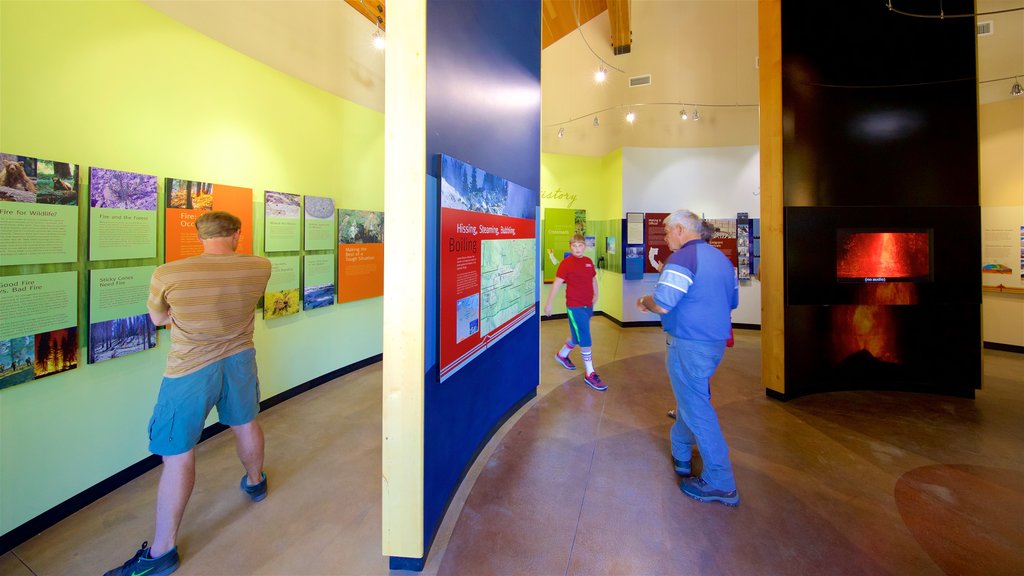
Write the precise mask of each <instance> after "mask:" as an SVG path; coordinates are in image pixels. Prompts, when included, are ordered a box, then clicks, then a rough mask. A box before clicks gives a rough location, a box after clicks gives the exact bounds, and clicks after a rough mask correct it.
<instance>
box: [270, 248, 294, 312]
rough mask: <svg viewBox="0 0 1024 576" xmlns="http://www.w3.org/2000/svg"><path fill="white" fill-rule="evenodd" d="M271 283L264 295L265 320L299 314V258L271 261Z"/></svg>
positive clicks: (272, 259)
mask: <svg viewBox="0 0 1024 576" xmlns="http://www.w3.org/2000/svg"><path fill="white" fill-rule="evenodd" d="M270 266H271V268H270V281H269V282H267V291H266V292H265V293H264V294H263V319H264V320H271V319H273V318H282V317H284V316H291V315H292V314H297V313H298V312H299V300H300V298H299V292H300V289H299V284H300V282H299V257H298V256H280V257H277V258H271V259H270Z"/></svg>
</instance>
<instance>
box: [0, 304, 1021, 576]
mask: <svg viewBox="0 0 1024 576" xmlns="http://www.w3.org/2000/svg"><path fill="white" fill-rule="evenodd" d="M541 326H542V327H541V331H542V346H543V351H542V362H541V364H542V373H541V386H540V389H539V390H538V396H537V398H536V399H534V400H533V401H531V402H530V403H529V404H528V405H527V406H526V407H525V408H524V409H523V410H521V411H520V412H519V413H518V414H517V415H516V416H515V417H513V418H512V419H511V420H510V421H509V422H508V423H507V424H506V425H505V426H504V427H503V428H502V429H501V430H500V431H499V432H498V434H497V435H496V436H495V438H494V439H493V440H492V441H491V442H490V443H489V444H488V446H487V447H486V449H485V450H484V452H483V453H482V454H481V456H480V458H479V459H478V460H477V462H476V464H475V465H474V466H473V469H472V470H471V471H470V473H469V475H468V477H467V480H466V481H465V482H464V483H463V486H462V487H461V488H460V490H459V492H458V493H457V494H456V497H455V499H454V501H453V503H452V505H451V508H450V509H449V512H448V515H447V516H446V518H445V520H444V522H443V524H442V527H441V530H440V532H439V534H438V536H437V540H436V541H435V543H434V546H433V548H432V550H431V551H430V555H429V557H428V562H427V566H426V568H425V570H424V571H423V573H424V574H428V575H434V574H445V575H448V574H451V575H465V574H470V575H476V574H480V575H489V574H498V575H505V574H508V575H520V574H523V575H530V574H538V575H549V574H550V575H563V574H615V575H619V574H622V575H630V574H640V575H647V574H651V575H660V574H666V575H667V574H737V575H746V574H794V575H795V574H801V575H802V574H871V575H876V574H979V575H982V574H984V575H991V574H1024V355H1020V354H1013V353H1006V352H993V351H986V352H985V381H984V388H983V389H982V390H981V391H979V393H978V397H977V398H976V399H975V400H964V399H957V398H946V397H940V396H929V395H922V394H909V393H895V392H841V393H831V394H819V395H813V396H808V397H805V398H800V399H796V400H792V401H790V402H786V403H783V402H778V401H775V400H771V399H769V398H766V397H765V395H764V388H763V387H762V385H761V383H760V377H759V373H760V334H759V333H758V332H754V331H737V343H736V347H735V348H732V349H730V350H729V351H728V352H727V353H726V357H725V359H724V361H723V364H722V366H721V367H720V368H719V370H718V373H717V374H716V376H715V378H714V380H713V383H712V389H713V394H714V402H715V405H716V407H717V410H718V413H719V418H720V420H721V422H722V427H723V429H724V432H725V435H726V438H727V440H728V442H729V446H730V449H731V456H732V461H733V467H734V469H735V472H736V478H737V484H738V486H739V492H740V497H741V500H742V501H741V504H740V506H739V507H738V508H735V509H733V508H727V507H724V506H721V505H719V504H702V503H698V502H695V501H692V500H690V499H688V498H686V497H685V496H683V495H682V494H681V493H680V492H679V490H678V487H677V480H676V477H675V474H674V473H673V471H672V468H671V463H670V459H669V455H668V427H669V426H670V424H671V421H670V420H669V419H668V418H667V416H666V414H665V412H666V410H667V409H669V408H671V407H672V403H673V401H672V394H671V391H670V390H669V387H668V383H667V379H666V377H665V375H664V366H663V362H664V351H663V349H664V338H663V336H662V335H661V333H660V331H659V330H658V329H655V328H634V329H619V328H618V327H616V326H615V324H613V323H611V322H609V321H607V320H605V319H603V318H595V319H594V323H593V329H594V336H595V345H594V346H595V347H594V358H595V361H596V363H597V366H598V371H599V372H600V374H601V376H602V378H603V379H604V380H605V382H607V383H608V384H609V390H608V391H607V392H604V393H601V392H596V391H594V390H591V389H590V388H588V387H587V386H586V385H585V384H584V383H583V380H582V375H581V373H580V372H568V371H566V370H564V369H563V368H561V367H560V366H558V365H557V364H555V362H554V361H553V360H551V361H549V359H550V355H551V354H552V353H554V351H555V350H556V349H557V348H558V346H559V345H560V342H561V341H562V339H563V338H564V336H565V332H566V323H565V321H564V320H555V321H548V322H543V323H542V325H541ZM936 361H940V359H937V360H936ZM380 379H381V372H380V366H379V365H375V366H371V367H368V368H365V369H363V370H360V371H358V372H355V373H352V374H349V375H347V376H345V377H343V378H339V379H338V380H335V381H333V382H330V383H327V384H324V385H322V386H320V387H318V388H316V389H314V390H312V391H310V392H307V393H306V394H303V395H301V396H299V397H296V398H293V399H291V400H288V401H287V402H284V403H282V404H280V405H278V406H276V407H274V408H272V409H270V410H268V411H266V412H264V413H263V414H262V415H261V416H260V419H261V422H262V424H263V426H264V429H265V430H266V435H267V471H268V473H269V476H270V497H269V498H268V499H267V500H265V501H264V502H261V503H259V504H256V505H253V504H251V503H249V502H248V501H247V500H246V499H245V498H244V496H242V495H241V493H240V492H239V491H238V488H237V484H238V478H239V477H240V476H241V474H242V471H241V468H240V466H239V464H238V463H237V460H236V458H235V455H234V446H233V442H232V438H231V436H230V434H221V435H219V436H217V437H214V438H212V439H210V440H209V441H207V442H205V443H203V444H202V445H200V447H199V448H198V468H199V473H198V480H197V483H196V490H195V493H194V494H193V496H192V501H191V503H190V505H189V509H188V511H187V512H186V515H185V520H184V523H183V525H182V530H181V535H180V539H179V547H180V549H181V552H182V556H183V564H182V566H181V568H180V569H179V570H178V572H177V573H178V574H182V575H188V574H195V575H222V574H223V575H227V574H282V575H291V574H296V575H298V574H325V575H326V574H352V575H364V574H365V575H370V574H385V573H387V572H388V567H387V560H386V559H385V558H383V557H382V556H381V544H380V541H381V537H380V534H381V520H380V495H381V483H380V458H381V456H380V448H381V438H380V436H381V434H380V431H381V421H380V418H381V417H380V414H381V393H380ZM147 409H148V408H147ZM695 462H696V461H695ZM158 472H159V469H158V470H154V471H151V472H149V473H147V474H145V475H143V476H141V477H140V478H138V479H136V480H134V481H132V482H130V483H129V484H127V485H126V486H124V487H123V488H121V489H119V490H118V491H116V492H115V493H113V494H110V495H108V496H106V497H104V498H103V499H101V500H99V501H97V502H95V503H94V504H92V505H90V506H88V507H87V508H85V509H83V510H81V511H80V512H78V513H77V514H75V515H73V516H72V517H70V518H68V519H66V520H64V521H63V522H61V523H60V524H58V525H56V526H54V527H52V528H51V529H49V530H47V531H46V532H44V533H43V534H40V535H39V536H37V537H35V538H33V539H32V540H30V541H28V542H26V543H24V544H22V545H21V546H18V547H17V548H16V549H15V550H13V551H12V552H9V553H7V554H5V555H3V556H2V557H0V574H2V575H4V576H7V575H10V576H23V575H24V576H28V575H32V574H35V575H48V574H100V573H102V572H103V571H104V570H106V569H109V568H111V567H113V566H115V565H117V564H120V563H121V562H123V561H124V560H125V559H126V558H127V557H128V556H130V555H131V554H132V553H133V552H134V551H135V549H136V548H137V547H138V545H139V543H141V542H142V540H145V539H149V538H150V536H151V532H152V522H153V505H154V498H155V492H156V481H157V474H158Z"/></svg>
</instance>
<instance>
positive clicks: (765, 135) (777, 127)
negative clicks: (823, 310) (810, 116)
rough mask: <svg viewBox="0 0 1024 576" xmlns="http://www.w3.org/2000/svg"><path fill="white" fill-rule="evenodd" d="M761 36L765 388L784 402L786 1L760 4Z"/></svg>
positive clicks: (762, 271)
mask: <svg viewBox="0 0 1024 576" xmlns="http://www.w3.org/2000/svg"><path fill="white" fill-rule="evenodd" d="M757 34H758V40H757V42H758V83H759V90H760V100H761V118H760V140H761V268H760V270H761V382H762V383H763V384H764V386H765V392H766V393H767V394H768V395H769V396H778V397H784V396H785V393H786V379H785V333H786V326H785V319H784V308H785V292H784V275H783V270H784V266H783V264H784V263H783V256H782V255H783V228H782V199H783V195H782V1H781V0H759V2H758V8H757Z"/></svg>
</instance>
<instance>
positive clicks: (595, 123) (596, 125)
mask: <svg viewBox="0 0 1024 576" xmlns="http://www.w3.org/2000/svg"><path fill="white" fill-rule="evenodd" d="M600 125H601V123H600V122H598V121H597V116H594V128H597V127H598V126H600Z"/></svg>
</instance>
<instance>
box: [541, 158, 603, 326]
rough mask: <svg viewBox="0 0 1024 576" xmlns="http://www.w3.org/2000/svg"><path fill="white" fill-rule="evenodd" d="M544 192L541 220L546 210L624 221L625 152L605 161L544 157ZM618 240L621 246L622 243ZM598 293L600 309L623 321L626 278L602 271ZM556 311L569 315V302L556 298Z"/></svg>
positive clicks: (544, 294) (595, 219)
mask: <svg viewBox="0 0 1024 576" xmlns="http://www.w3.org/2000/svg"><path fill="white" fill-rule="evenodd" d="M540 191H541V200H540V206H541V217H543V213H544V209H545V208H572V209H574V210H586V211H587V221H588V222H598V221H606V220H620V219H621V218H622V150H616V151H614V152H612V153H610V154H608V155H606V156H602V157H594V156H571V155H567V154H541V160H540ZM588 233H589V232H588ZM617 235H618V234H616V236H617ZM542 237H543V234H542ZM616 240H617V241H618V245H619V246H621V244H622V239H621V238H616ZM597 242H598V243H599V244H602V245H603V243H604V237H600V238H597ZM542 254H543V252H542ZM549 290H550V285H544V286H542V287H541V294H540V301H541V305H542V306H543V304H544V302H545V301H546V300H547V297H548V291H549ZM598 291H599V296H600V297H599V299H598V302H597V307H596V309H597V310H600V311H602V312H604V313H606V314H609V315H611V316H612V317H614V318H621V317H622V274H618V273H615V272H609V271H608V270H599V272H598ZM552 311H553V312H554V313H556V314H557V313H565V299H564V298H559V297H556V298H555V299H554V301H553V306H552Z"/></svg>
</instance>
